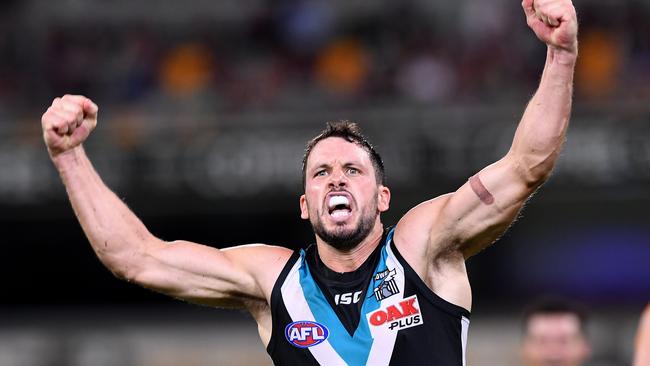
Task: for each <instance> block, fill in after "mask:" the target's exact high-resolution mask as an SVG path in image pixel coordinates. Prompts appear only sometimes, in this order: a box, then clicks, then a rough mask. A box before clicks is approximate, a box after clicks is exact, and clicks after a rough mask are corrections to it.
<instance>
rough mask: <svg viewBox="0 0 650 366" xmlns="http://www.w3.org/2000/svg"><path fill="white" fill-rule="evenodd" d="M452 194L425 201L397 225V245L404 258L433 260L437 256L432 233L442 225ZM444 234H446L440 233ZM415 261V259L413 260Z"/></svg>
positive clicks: (410, 211)
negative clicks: (443, 213)
mask: <svg viewBox="0 0 650 366" xmlns="http://www.w3.org/2000/svg"><path fill="white" fill-rule="evenodd" d="M451 195H452V193H448V194H444V195H441V196H438V197H436V198H433V199H430V200H428V201H424V202H422V203H420V204H419V205H417V206H415V207H413V208H412V209H411V210H409V211H408V212H407V213H406V214H405V215H404V216H403V217H402V218H401V219H400V221H399V222H398V223H397V226H396V228H395V234H394V237H395V245H397V246H398V249H400V251H401V252H403V253H402V255H403V256H405V258H406V259H409V258H408V257H417V258H424V257H427V258H431V257H434V256H435V255H436V253H434V252H435V251H436V250H437V247H438V246H437V245H434V246H432V245H431V244H432V239H435V238H432V237H431V233H432V232H435V230H434V229H436V228H437V227H440V228H441V230H444V229H443V225H442V222H441V221H442V219H443V217H442V215H441V214H442V211H443V208H444V207H445V205H446V204H447V202H448V201H449V199H450V197H451ZM440 234H444V233H442V232H441V233H440ZM413 259H415V258H413Z"/></svg>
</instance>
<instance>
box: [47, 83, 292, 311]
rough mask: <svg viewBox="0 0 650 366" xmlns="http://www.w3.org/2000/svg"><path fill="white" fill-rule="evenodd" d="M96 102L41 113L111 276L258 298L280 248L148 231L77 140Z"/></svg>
mask: <svg viewBox="0 0 650 366" xmlns="http://www.w3.org/2000/svg"><path fill="white" fill-rule="evenodd" d="M97 112H98V108H97V106H96V105H95V104H94V103H93V102H92V101H91V100H90V99H88V98H85V97H83V96H73V95H66V96H64V97H62V98H56V99H55V100H54V102H53V103H52V106H51V107H50V108H49V109H48V110H47V112H45V114H44V115H43V118H42V127H43V134H44V139H45V143H46V145H47V148H48V152H49V154H50V157H51V159H52V162H53V163H54V166H55V167H56V168H57V170H58V171H59V174H60V176H61V179H62V180H63V184H64V185H65V187H66V190H67V193H68V197H69V199H70V202H71V204H72V207H73V209H74V212H75V214H76V216H77V218H78V219H79V222H80V223H81V226H82V228H83V230H84V232H85V233H86V236H87V237H88V240H89V241H90V244H91V245H92V248H93V250H94V251H95V253H96V254H97V256H98V257H99V259H100V260H101V261H102V263H103V264H104V265H105V266H106V267H107V268H108V269H109V270H110V271H111V272H113V273H114V274H115V275H116V276H118V277H120V278H123V279H126V280H128V281H131V282H135V283H137V284H139V285H142V286H144V287H147V288H150V289H153V290H155V291H159V292H162V293H165V294H168V295H170V296H174V297H177V298H181V299H184V300H187V301H191V302H196V303H201V304H206V305H212V306H228V307H244V306H246V305H247V301H252V302H255V301H259V302H266V300H267V299H268V297H269V292H270V290H271V289H272V287H273V281H274V280H275V277H277V274H279V272H280V270H281V268H282V266H283V265H284V263H285V262H286V260H287V258H288V256H289V251H288V250H287V249H285V248H279V247H271V246H264V245H248V246H241V247H235V248H232V249H226V250H218V249H215V248H212V247H209V246H204V245H199V244H195V243H190V242H186V241H174V242H165V241H163V240H160V239H158V238H157V237H155V236H154V235H152V234H151V233H150V232H149V231H148V230H147V228H146V227H145V226H144V225H143V224H142V222H141V221H140V220H139V219H138V218H137V217H136V216H135V214H134V213H133V212H132V211H131V210H130V209H129V208H128V207H127V206H126V205H125V204H124V203H123V202H122V201H121V200H120V199H119V198H118V197H117V196H116V195H115V194H114V193H113V192H112V191H111V190H110V189H108V188H107V187H106V185H105V184H104V183H103V182H102V180H101V178H100V177H99V175H98V174H97V173H96V172H95V170H94V168H93V166H92V164H91V162H90V160H89V159H88V157H87V156H86V153H85V152H84V149H83V147H82V145H81V143H82V142H83V141H84V140H85V139H86V138H87V137H88V135H89V134H90V132H91V131H92V130H93V129H94V128H95V126H96V124H97Z"/></svg>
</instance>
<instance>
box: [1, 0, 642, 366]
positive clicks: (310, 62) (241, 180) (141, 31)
mask: <svg viewBox="0 0 650 366" xmlns="http://www.w3.org/2000/svg"><path fill="white" fill-rule="evenodd" d="M575 5H576V8H577V10H578V15H579V18H580V23H581V28H580V46H581V47H580V56H581V57H580V60H579V63H578V66H577V71H576V85H575V106H574V113H573V117H572V125H571V128H570V131H569V135H568V141H567V144H566V146H565V149H564V151H563V154H562V157H561V159H560V161H559V163H558V166H557V168H556V171H555V174H554V176H553V177H552V179H551V180H550V181H549V182H548V183H547V184H546V185H545V186H544V187H543V188H542V189H541V190H540V192H538V193H537V194H536V195H535V196H534V197H533V198H532V199H531V201H530V202H529V204H528V206H527V208H526V209H525V210H524V211H523V213H522V217H521V218H520V220H519V222H518V223H517V224H516V225H515V226H514V227H513V228H512V229H511V230H510V231H509V232H508V233H507V234H506V235H505V237H504V238H503V239H502V240H501V241H500V242H499V243H498V244H496V245H494V246H493V247H491V248H489V249H487V250H486V251H484V252H483V253H481V254H479V255H477V256H475V257H474V258H472V259H470V260H469V262H468V269H469V272H470V277H471V282H472V285H473V292H474V309H473V312H472V327H471V328H470V340H469V349H468V355H469V363H470V364H473V365H517V364H519V358H518V357H519V356H518V347H519V342H520V338H521V313H522V310H523V308H524V306H525V305H526V304H527V303H529V302H531V301H533V300H535V299H537V298H538V297H539V296H542V295H546V294H554V295H561V296H566V297H570V298H571V299H574V300H576V301H579V302H581V303H582V304H584V305H585V306H586V307H587V308H588V309H589V311H590V315H591V323H590V324H589V336H590V338H591V339H592V341H593V343H594V351H595V354H594V357H593V358H592V361H591V362H590V363H589V365H592V366H593V365H613V366H618V365H629V363H630V359H631V356H632V347H633V337H634V332H635V328H636V324H637V321H638V316H639V315H640V312H641V310H642V308H643V306H644V305H645V304H646V303H647V302H648V301H649V300H650V220H649V219H650V215H649V214H648V210H647V207H648V205H649V204H650V189H649V188H648V187H649V186H650V185H649V183H650V124H649V123H648V122H649V119H650V103H648V102H649V101H650V23H648V21H647V20H648V19H650V1H641V0H636V1H634V0H599V1H596V0H575ZM545 55H546V50H545V47H544V45H542V44H541V43H540V42H539V41H537V39H536V38H535V36H534V34H533V33H532V32H531V31H530V30H529V29H528V27H527V26H526V24H525V19H524V16H523V12H522V11H521V8H520V4H519V2H518V1H506V0H489V1H469V0H463V1H455V2H446V1H445V2H443V1H431V0H404V1H388V0H374V1H360V0H345V1H343V0H329V1H318V0H275V1H272V0H239V1H234V0H220V1H207V0H188V1H184V2H177V1H153V0H146V1H145V0H143V1H137V2H131V1H117V0H115V1H105V0H104V1H102V0H60V1H43V0H23V1H17V0H13V1H3V2H1V3H0V243H1V246H0V258H2V261H0V281H1V284H2V291H0V365H2V366H14V365H20V366H22V365H26V366H27V365H29V366H32V365H33V366H41V365H42V366H64V365H65V366H81V365H84V366H85V365H92V366H103V365H106V366H108V365H133V366H141V365H146V366H167V365H190V366H192V365H197V366H198V365H257V364H260V365H268V364H270V361H269V360H267V358H266V356H265V353H264V349H263V346H262V344H261V342H260V341H259V340H258V338H257V336H256V328H255V324H254V322H253V320H252V319H249V317H248V316H246V315H245V314H242V313H239V312H233V311H222V310H214V309H209V308H203V307H197V306H193V305H187V304H184V303H181V302H179V301H177V300H174V299H170V298H166V297H163V296H161V295H158V294H155V293H152V292H150V291H148V290H143V289H140V288H137V287H136V286H133V285H129V284H127V283H124V282H121V281H118V280H116V279H115V278H114V277H113V276H112V275H111V273H110V272H109V271H107V270H106V269H105V268H104V267H102V266H101V264H100V263H99V261H98V260H97V259H96V257H95V256H94V254H93V252H92V251H91V249H90V247H89V245H88V244H87V241H86V239H85V237H84V235H83V233H82V231H81V229H80V227H79V225H78V224H77V222H76V219H75V217H74V214H73V212H72V210H71V208H70V206H69V204H68V202H67V199H66V195H65V190H64V188H63V186H62V185H61V183H60V181H59V179H58V175H57V173H56V172H55V170H54V169H53V168H52V166H51V164H50V162H49V159H48V156H47V152H46V149H45V147H44V145H43V143H42V138H41V132H40V123H39V121H40V116H41V114H42V113H43V112H44V111H45V110H46V109H47V107H48V106H49V104H50V103H51V100H52V99H53V98H54V97H56V96H59V95H62V94H65V93H74V94H84V95H87V96H89V97H91V98H92V99H93V100H94V101H95V102H96V103H97V104H98V105H99V106H100V120H99V125H98V128H97V130H96V131H95V132H94V133H93V135H92V136H91V138H90V140H89V141H88V142H87V143H86V144H85V146H86V150H87V151H88V153H89V155H90V157H91V158H92V160H93V161H94V163H95V164H96V167H97V170H98V171H99V172H100V174H101V175H102V177H103V178H104V180H105V181H106V183H107V184H108V185H109V186H110V187H111V188H112V189H114V190H115V191H116V193H117V194H118V195H119V196H120V197H122V198H123V199H124V201H125V202H126V203H127V204H128V205H129V206H130V207H131V208H132V209H133V210H134V211H135V212H136V213H137V214H138V215H139V216H140V217H141V218H142V220H143V221H144V222H145V224H146V225H147V226H148V227H149V229H150V230H151V231H152V232H153V233H154V234H156V235H157V236H159V237H161V238H163V239H166V240H173V239H187V240H193V241H197V242H200V243H205V244H208V245H213V246H215V247H227V246H231V245H237V244H244V243H254V242H264V243H269V244H277V245H285V246H288V247H291V248H300V247H303V246H305V245H306V244H308V243H311V242H312V241H313V234H312V233H311V228H310V227H309V225H308V224H307V223H306V222H304V221H302V220H300V218H299V211H298V196H299V195H300V193H301V183H300V161H301V157H302V153H303V149H304V144H305V142H306V140H307V139H309V138H310V137H312V136H313V135H315V134H316V133H318V131H320V129H322V128H323V127H324V122H325V121H328V120H338V119H350V120H354V121H357V122H359V123H360V125H361V127H362V128H363V129H364V131H365V132H366V133H367V135H368V136H369V137H370V138H371V140H372V141H374V143H375V144H376V145H377V148H378V150H379V152H380V153H381V154H382V155H383V156H384V160H385V162H386V167H387V174H388V185H389V186H390V187H391V189H392V191H393V202H392V207H391V210H390V211H389V212H388V213H387V214H386V215H385V217H384V222H385V223H387V224H394V223H395V222H396V221H397V220H398V219H399V217H401V215H403V214H404V213H405V212H406V211H407V210H408V209H409V208H410V207H412V206H414V205H415V204H417V203H419V202H421V201H423V200H425V199H427V198H430V197H434V196H437V195H439V194H442V193H446V192H449V191H453V190H455V189H456V188H457V187H459V186H460V185H461V184H463V182H465V180H466V179H467V178H468V177H469V176H471V175H472V174H474V173H475V172H476V171H478V170H480V169H481V168H482V167H484V166H485V165H487V164H489V163H491V162H493V161H495V160H496V159H498V158H500V157H501V156H502V155H503V154H504V153H505V152H506V151H507V149H508V147H509V144H510V141H511V138H512V135H513V133H514V129H515V127H516V123H517V122H518V120H519V118H520V116H521V113H522V112H523V110H524V107H525V105H526V103H527V101H528V99H529V98H530V97H531V96H532V94H533V93H534V91H535V88H536V86H537V84H538V81H539V77H540V72H541V70H542V68H543V65H544V61H545Z"/></svg>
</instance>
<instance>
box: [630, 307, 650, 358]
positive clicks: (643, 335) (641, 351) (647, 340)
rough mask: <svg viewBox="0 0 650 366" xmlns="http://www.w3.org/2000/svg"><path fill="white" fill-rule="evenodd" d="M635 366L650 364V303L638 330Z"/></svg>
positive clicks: (642, 315) (642, 316)
mask: <svg viewBox="0 0 650 366" xmlns="http://www.w3.org/2000/svg"><path fill="white" fill-rule="evenodd" d="M633 365H634V366H650V303H648V305H647V306H646V308H645V310H644V311H643V314H641V320H640V321H639V329H638V330H637V332H636V344H635V347H634V364H633Z"/></svg>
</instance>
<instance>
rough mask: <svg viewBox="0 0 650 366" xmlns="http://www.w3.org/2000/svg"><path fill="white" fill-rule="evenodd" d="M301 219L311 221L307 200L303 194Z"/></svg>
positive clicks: (301, 198) (301, 197)
mask: <svg viewBox="0 0 650 366" xmlns="http://www.w3.org/2000/svg"><path fill="white" fill-rule="evenodd" d="M300 218H301V219H303V220H307V219H309V207H307V198H305V195H304V194H303V195H302V196H300Z"/></svg>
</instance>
